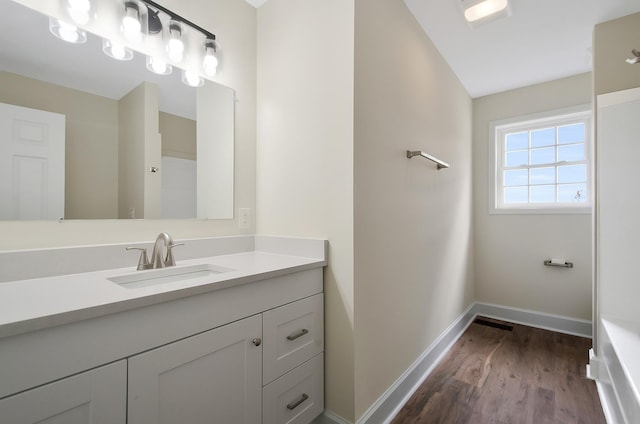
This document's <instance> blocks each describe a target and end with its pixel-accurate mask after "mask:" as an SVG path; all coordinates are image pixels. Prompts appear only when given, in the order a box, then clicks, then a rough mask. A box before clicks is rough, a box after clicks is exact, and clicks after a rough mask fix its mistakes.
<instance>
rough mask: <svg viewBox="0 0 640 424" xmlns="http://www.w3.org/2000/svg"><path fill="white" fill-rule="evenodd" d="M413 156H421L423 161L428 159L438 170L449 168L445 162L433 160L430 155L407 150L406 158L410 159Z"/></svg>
mask: <svg viewBox="0 0 640 424" xmlns="http://www.w3.org/2000/svg"><path fill="white" fill-rule="evenodd" d="M414 156H421V157H423V158H425V159H429V160H430V161H432V162H435V163H436V165H437V166H438V170H440V169H442V168H449V164H448V163H447V162H445V161H442V160H440V159H438V158H435V157H433V156H431V155H430V154H427V153H425V152H422V151H420V150H415V151H411V150H407V158H409V159H411V158H412V157H414Z"/></svg>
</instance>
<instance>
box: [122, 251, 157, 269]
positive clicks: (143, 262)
mask: <svg viewBox="0 0 640 424" xmlns="http://www.w3.org/2000/svg"><path fill="white" fill-rule="evenodd" d="M125 249H126V250H139V251H140V259H138V268H137V269H138V271H142V270H143V269H149V267H150V266H151V263H150V262H149V257H148V256H147V249H145V248H144V247H133V246H127V247H125Z"/></svg>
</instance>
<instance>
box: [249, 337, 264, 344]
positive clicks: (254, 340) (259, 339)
mask: <svg viewBox="0 0 640 424" xmlns="http://www.w3.org/2000/svg"><path fill="white" fill-rule="evenodd" d="M251 343H253V344H254V345H256V346H260V345H261V344H262V339H261V338H259V337H256V338H255V339H253V340H251Z"/></svg>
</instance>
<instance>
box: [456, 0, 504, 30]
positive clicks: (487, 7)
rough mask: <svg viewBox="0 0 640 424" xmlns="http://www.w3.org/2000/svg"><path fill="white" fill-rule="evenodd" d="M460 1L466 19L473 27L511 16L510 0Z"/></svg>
mask: <svg viewBox="0 0 640 424" xmlns="http://www.w3.org/2000/svg"><path fill="white" fill-rule="evenodd" d="M460 1H461V4H462V9H463V11H464V18H465V19H466V20H467V22H468V23H469V24H470V25H472V26H473V25H478V24H481V23H485V22H488V21H493V20H495V19H498V18H502V17H506V16H510V15H511V8H510V7H509V1H508V0H460Z"/></svg>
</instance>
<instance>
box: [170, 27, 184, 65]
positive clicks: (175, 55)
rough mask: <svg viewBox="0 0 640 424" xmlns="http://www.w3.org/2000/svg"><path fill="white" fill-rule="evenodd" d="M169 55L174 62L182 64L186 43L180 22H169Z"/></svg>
mask: <svg viewBox="0 0 640 424" xmlns="http://www.w3.org/2000/svg"><path fill="white" fill-rule="evenodd" d="M167 54H168V55H169V58H170V59H171V60H173V61H174V62H182V58H183V56H184V41H182V27H181V26H180V22H178V21H174V20H171V21H169V41H168V42H167Z"/></svg>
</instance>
